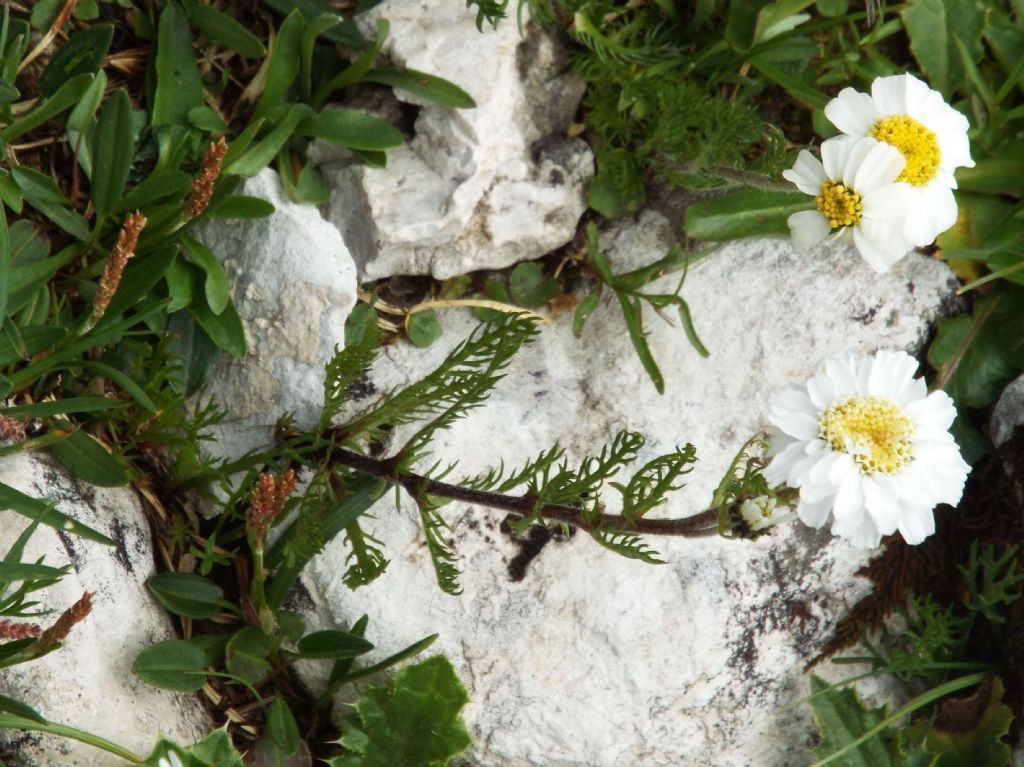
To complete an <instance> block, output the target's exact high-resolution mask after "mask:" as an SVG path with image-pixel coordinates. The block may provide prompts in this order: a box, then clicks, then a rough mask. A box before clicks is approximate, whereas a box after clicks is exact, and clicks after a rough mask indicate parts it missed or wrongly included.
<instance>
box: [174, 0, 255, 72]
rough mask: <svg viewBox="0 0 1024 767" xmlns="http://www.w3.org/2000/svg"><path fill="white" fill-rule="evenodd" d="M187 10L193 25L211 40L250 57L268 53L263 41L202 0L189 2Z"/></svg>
mask: <svg viewBox="0 0 1024 767" xmlns="http://www.w3.org/2000/svg"><path fill="white" fill-rule="evenodd" d="M186 12H187V14H188V20H189V21H190V22H191V23H192V26H193V27H195V28H196V29H198V30H199V31H200V32H202V33H203V34H204V35H206V36H207V37H208V38H210V40H212V41H213V42H215V43H217V44H218V45H223V46H224V47H225V48H230V49H231V50H233V51H235V52H236V53H240V54H241V55H242V56H245V57H246V58H249V59H259V58H262V57H264V56H266V55H267V49H266V48H265V47H264V45H263V42H262V41H261V40H260V39H259V38H258V37H256V35H254V34H253V33H252V32H250V31H249V30H248V29H246V28H245V27H243V26H242V25H241V24H239V23H238V22H237V21H235V19H233V18H231V17H230V16H228V15H227V14H226V13H223V12H222V11H218V10H217V9H216V8H212V7H210V6H208V5H204V4H203V3H202V2H193V3H189V4H188V6H187V8H186Z"/></svg>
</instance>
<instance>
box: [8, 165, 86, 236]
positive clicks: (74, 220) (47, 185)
mask: <svg viewBox="0 0 1024 767" xmlns="http://www.w3.org/2000/svg"><path fill="white" fill-rule="evenodd" d="M11 176H12V178H13V179H14V181H15V183H16V184H17V185H18V187H19V188H20V189H21V191H22V193H23V194H24V195H25V199H26V200H27V201H28V202H29V204H31V205H32V207H34V208H35V209H36V210H38V211H39V212H40V213H42V214H43V215H45V216H46V217H47V218H49V219H50V220H51V221H52V222H53V223H54V224H56V225H57V226H59V227H60V228H61V229H63V230H64V231H65V232H67V233H68V234H70V235H72V236H73V237H75V238H77V239H79V240H82V241H83V242H85V241H88V240H89V237H90V233H89V224H88V223H87V222H86V220H85V219H84V218H82V216H80V215H79V214H78V213H75V212H74V211H72V210H68V209H67V208H66V207H65V205H67V204H69V201H68V199H67V198H66V197H65V196H64V195H63V193H61V191H60V189H59V188H58V187H57V184H56V183H55V182H54V180H53V179H52V178H50V177H49V176H46V175H44V174H42V173H40V172H39V171H37V170H33V169H31V168H26V167H24V166H20V167H15V168H11Z"/></svg>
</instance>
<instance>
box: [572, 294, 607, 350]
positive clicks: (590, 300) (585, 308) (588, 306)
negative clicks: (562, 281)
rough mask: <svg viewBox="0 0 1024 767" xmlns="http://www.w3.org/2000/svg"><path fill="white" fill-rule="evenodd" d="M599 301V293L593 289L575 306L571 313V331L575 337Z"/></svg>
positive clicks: (579, 333)
mask: <svg viewBox="0 0 1024 767" xmlns="http://www.w3.org/2000/svg"><path fill="white" fill-rule="evenodd" d="M600 302H601V293H600V292H599V291H597V290H595V291H594V292H593V293H591V294H590V295H588V296H587V297H586V298H584V299H583V300H582V301H580V303H579V305H578V306H577V307H576V311H575V312H573V314H572V333H573V335H574V336H576V337H577V338H579V337H580V335H581V334H582V333H583V326H584V325H585V324H586V322H587V319H588V318H589V317H590V315H591V314H593V313H594V310H595V309H597V306H598V304H599V303H600Z"/></svg>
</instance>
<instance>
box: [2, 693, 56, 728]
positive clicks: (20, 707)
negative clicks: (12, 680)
mask: <svg viewBox="0 0 1024 767" xmlns="http://www.w3.org/2000/svg"><path fill="white" fill-rule="evenodd" d="M0 712H3V713H6V714H14V715H15V716H20V717H23V718H25V719H30V720H32V721H35V722H46V720H45V719H44V718H43V717H42V715H41V714H40V713H39V712H38V711H36V710H35V709H34V708H32V707H31V706H28V705H26V704H24V703H22V702H21V701H20V700H14V698H8V697H7V696H6V695H0Z"/></svg>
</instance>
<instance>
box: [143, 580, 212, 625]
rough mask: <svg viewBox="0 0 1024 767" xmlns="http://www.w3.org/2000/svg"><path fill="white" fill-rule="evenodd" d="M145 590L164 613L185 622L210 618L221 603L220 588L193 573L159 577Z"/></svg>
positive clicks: (149, 583)
mask: <svg viewBox="0 0 1024 767" xmlns="http://www.w3.org/2000/svg"><path fill="white" fill-rule="evenodd" d="M146 587H147V588H148V589H149V591H150V593H151V594H152V595H153V597H154V598H155V599H156V601H157V602H159V603H160V604H161V605H163V606H164V607H165V608H166V609H167V610H169V611H171V612H172V613H174V614H175V615H181V616H183V617H185V618H201V619H207V618H212V617H213V616H214V615H216V614H217V613H218V612H220V609H221V604H222V603H223V601H224V592H223V591H221V588H220V586H218V585H216V584H215V583H213V582H211V581H209V580H207V579H206V578H204V577H203V576H201V575H195V574H194V573H158V574H156V575H154V576H152V577H150V578H149V579H148V580H147V581H146Z"/></svg>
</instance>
